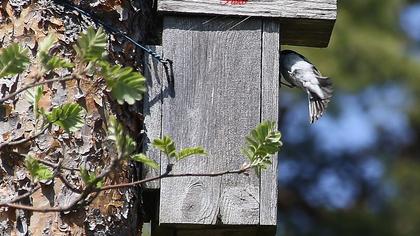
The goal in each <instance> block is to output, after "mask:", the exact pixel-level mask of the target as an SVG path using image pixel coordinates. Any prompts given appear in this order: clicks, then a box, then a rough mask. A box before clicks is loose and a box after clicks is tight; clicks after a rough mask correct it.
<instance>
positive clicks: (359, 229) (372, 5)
mask: <svg viewBox="0 0 420 236" xmlns="http://www.w3.org/2000/svg"><path fill="white" fill-rule="evenodd" d="M411 3H418V1H409V0H342V1H338V18H337V22H336V25H335V28H334V31H333V34H332V39H331V42H330V45H329V47H328V48H326V49H315V48H302V47H290V46H285V47H283V49H285V48H290V49H292V50H296V51H298V52H300V53H302V54H304V55H305V56H306V57H307V58H309V59H310V60H311V61H313V62H315V64H316V65H317V67H318V69H319V70H320V71H322V73H323V74H325V75H328V76H331V77H332V78H333V81H334V86H335V87H336V89H337V90H339V91H347V92H354V93H356V92H358V91H360V90H361V89H363V88H365V87H367V86H369V85H373V84H385V83H388V82H393V83H396V84H399V85H402V86H403V87H405V88H406V89H407V91H408V92H409V93H411V95H412V96H413V99H414V104H420V61H419V60H418V59H415V58H413V57H410V55H409V53H410V52H409V49H408V48H409V45H410V44H411V45H412V44H414V42H412V41H410V39H408V38H407V36H406V34H405V33H404V32H403V31H402V29H401V28H400V21H399V17H400V13H401V10H402V9H403V8H404V7H405V6H407V5H408V4H411ZM418 107H419V106H418V105H413V106H411V109H409V110H408V111H406V112H407V115H408V117H409V120H410V125H411V127H412V129H413V133H414V134H415V135H414V136H415V137H414V142H413V143H412V144H411V145H409V146H408V147H403V150H401V152H400V154H398V156H393V157H389V158H385V157H386V156H387V153H385V152H386V151H384V153H383V156H384V158H383V160H382V161H383V162H384V163H385V166H386V173H385V176H386V177H385V178H386V179H385V180H384V181H390V182H391V183H393V184H394V186H395V195H394V197H393V198H392V199H391V200H390V201H389V202H388V203H387V205H386V206H385V207H384V208H382V209H376V210H372V209H369V207H368V206H367V205H366V203H365V202H360V203H356V204H355V206H353V207H352V208H350V209H342V210H329V209H316V212H317V213H316V214H315V216H314V219H315V225H314V228H312V230H310V231H309V232H307V233H304V235H349V236H351V235H378V236H379V235H381V236H383V235H398V236H404V235H406V236H409V235H410V236H416V235H420V218H419V216H420V160H419V153H420V145H418V144H419V143H420V138H419V137H420V109H418ZM331 108H332V109H330V111H329V112H331V113H332V114H334V112H337V111H335V110H334V107H331ZM391 138H392V137H391ZM285 142H286V146H287V140H286V141H285ZM280 165H281V160H280ZM300 207H302V208H303V209H305V207H307V206H305V205H304V204H301V205H300ZM282 210H285V208H280V210H279V211H282ZM312 213H313V212H312ZM285 225H286V226H285V229H283V230H282V232H283V233H282V234H280V235H300V233H298V230H295V229H296V228H297V227H299V226H296V225H295V224H293V223H290V222H286V223H285Z"/></svg>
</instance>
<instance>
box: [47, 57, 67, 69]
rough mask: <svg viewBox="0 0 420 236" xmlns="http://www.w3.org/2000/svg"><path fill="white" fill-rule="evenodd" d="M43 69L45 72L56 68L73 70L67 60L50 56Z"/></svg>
mask: <svg viewBox="0 0 420 236" xmlns="http://www.w3.org/2000/svg"><path fill="white" fill-rule="evenodd" d="M44 67H45V69H46V70H54V69H58V68H73V67H74V64H73V63H71V62H70V61H69V60H66V59H63V58H60V57H58V56H51V57H50V58H49V60H48V61H47V63H46V64H45V65H44Z"/></svg>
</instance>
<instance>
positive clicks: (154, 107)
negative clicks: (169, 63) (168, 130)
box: [143, 46, 164, 189]
mask: <svg viewBox="0 0 420 236" xmlns="http://www.w3.org/2000/svg"><path fill="white" fill-rule="evenodd" d="M149 47H150V48H151V49H152V50H154V51H156V52H157V53H159V54H162V47H161V46H149ZM163 75H164V69H163V66H162V64H161V63H159V62H158V61H156V60H154V59H153V58H152V56H150V55H149V54H145V56H144V76H145V77H146V78H147V88H148V90H147V93H146V94H145V96H144V99H143V114H144V116H145V118H144V125H145V127H144V128H145V131H146V135H147V136H146V138H145V139H144V140H145V141H144V143H143V150H144V152H145V154H146V155H147V156H149V157H150V158H151V159H153V160H155V161H156V162H157V163H160V156H161V153H160V151H159V150H156V149H154V148H153V147H151V142H152V141H153V139H155V138H160V137H161V133H162V83H163V81H162V80H163V78H164V76H163ZM159 174H160V170H159V169H158V170H155V169H152V168H149V167H147V166H144V167H143V178H149V177H153V176H158V175H159ZM144 187H145V188H148V189H158V188H159V187H160V182H159V181H158V180H156V181H152V182H148V183H145V184H144Z"/></svg>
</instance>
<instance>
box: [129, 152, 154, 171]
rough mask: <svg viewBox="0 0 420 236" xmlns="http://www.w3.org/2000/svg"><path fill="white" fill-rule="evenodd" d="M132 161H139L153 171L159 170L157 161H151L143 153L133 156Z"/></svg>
mask: <svg viewBox="0 0 420 236" xmlns="http://www.w3.org/2000/svg"><path fill="white" fill-rule="evenodd" d="M131 159H132V160H134V161H137V162H141V163H143V164H145V165H147V166H149V167H151V168H153V169H159V164H158V163H157V162H156V161H154V160H152V159H150V158H149V157H147V156H146V155H144V154H143V153H139V154H136V155H133V156H131Z"/></svg>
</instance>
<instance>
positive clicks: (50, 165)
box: [33, 157, 80, 171]
mask: <svg viewBox="0 0 420 236" xmlns="http://www.w3.org/2000/svg"><path fill="white" fill-rule="evenodd" d="M33 158H34V159H35V160H37V161H39V162H41V163H42V164H44V165H47V166H49V167H51V168H58V164H56V163H53V162H50V161H47V160H43V159H39V158H36V157H33ZM60 169H63V170H69V171H80V170H79V169H75V168H70V167H66V166H62V165H60Z"/></svg>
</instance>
